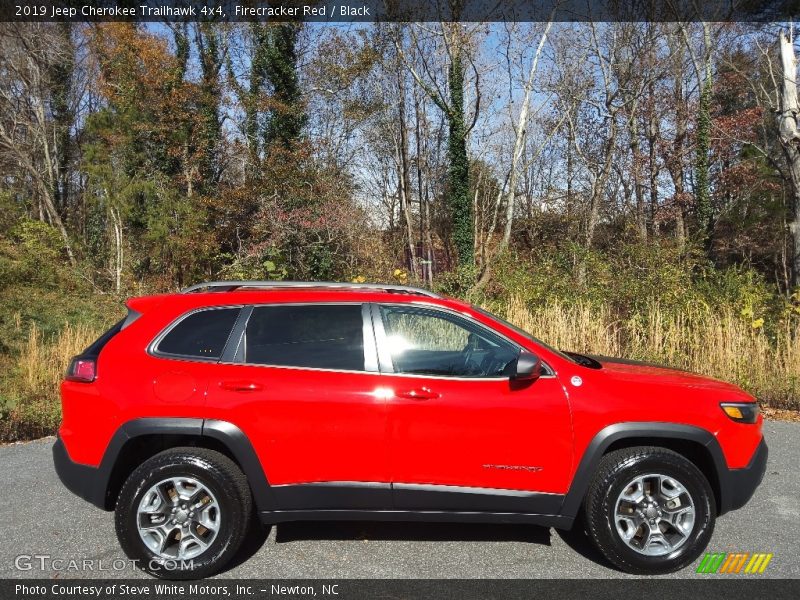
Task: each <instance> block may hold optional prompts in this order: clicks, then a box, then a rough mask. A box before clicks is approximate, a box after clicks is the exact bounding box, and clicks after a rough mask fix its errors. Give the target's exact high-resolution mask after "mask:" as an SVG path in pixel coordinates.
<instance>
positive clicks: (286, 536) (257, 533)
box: [225, 521, 619, 571]
mask: <svg viewBox="0 0 800 600" xmlns="http://www.w3.org/2000/svg"><path fill="white" fill-rule="evenodd" d="M273 527H274V528H275V543H277V544H284V543H290V542H300V541H323V540H326V541H368V540H373V541H412V542H436V541H449V542H522V543H529V544H540V545H542V546H550V545H551V538H552V534H551V530H550V529H548V528H547V527H539V526H537V525H524V524H523V525H520V524H494V523H435V522H434V523H408V522H391V521H388V522H387V521H296V522H289V523H280V524H278V525H272V526H269V525H261V524H258V525H254V526H253V527H251V528H250V531H249V532H248V534H247V536H246V537H245V540H244V542H243V543H242V547H241V548H240V549H239V552H238V553H237V554H236V557H235V558H234V559H233V560H232V561H231V563H229V564H228V565H227V567H226V569H225V570H226V571H227V570H230V569H233V568H235V567H237V566H239V565H241V564H243V563H245V562H247V561H248V560H250V558H252V557H253V556H254V555H255V554H256V553H257V552H258V551H259V550H260V549H261V548H262V547H263V546H264V544H265V543H266V541H267V539H268V538H269V535H270V532H271V530H272V528H273ZM552 531H554V532H555V534H556V535H557V536H558V537H559V538H561V540H562V541H563V542H564V543H565V544H567V546H569V547H570V549H572V550H573V551H574V552H576V553H578V554H580V555H581V556H583V557H584V558H586V559H587V560H590V561H592V562H594V563H596V564H598V565H601V566H603V567H606V568H608V569H613V570H615V571H618V570H619V569H617V568H616V567H615V566H613V565H612V564H611V563H610V562H608V561H607V560H606V559H605V557H603V555H602V554H600V552H599V551H598V550H597V548H595V547H594V545H593V544H592V542H591V540H590V539H589V537H588V536H587V535H586V532H585V530H584V528H583V527H582V526H581V525H580V524H579V523H576V524H575V527H573V528H572V529H571V530H561V529H553V530H552Z"/></svg>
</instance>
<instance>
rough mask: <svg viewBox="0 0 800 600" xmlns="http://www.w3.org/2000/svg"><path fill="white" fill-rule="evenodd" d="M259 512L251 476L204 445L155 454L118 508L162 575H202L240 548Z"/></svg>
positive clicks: (128, 539)
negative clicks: (255, 509)
mask: <svg viewBox="0 0 800 600" xmlns="http://www.w3.org/2000/svg"><path fill="white" fill-rule="evenodd" d="M251 513H252V499H251V495H250V488H249V486H248V484H247V480H246V478H245V476H244V474H243V473H242V472H241V470H240V469H239V467H238V466H237V465H236V464H235V463H234V462H233V461H232V460H231V459H229V458H228V457H227V456H225V455H223V454H220V453H219V452H215V451H213V450H207V449H205V448H188V447H187V448H174V449H171V450H167V451H164V452H161V453H159V454H156V455H155V456H154V457H152V458H150V459H149V460H147V461H145V462H144V463H142V464H141V465H140V466H139V467H138V468H137V469H136V470H134V471H133V473H131V475H130V477H128V480H127V481H126V482H125V485H123V487H122V490H121V491H120V494H119V498H118V500H117V506H116V509H115V524H116V530H117V537H118V539H119V542H120V545H121V546H122V549H123V550H124V551H125V554H127V555H128V557H129V558H131V559H134V560H136V563H137V565H138V566H139V567H140V568H142V569H143V570H145V571H147V572H148V573H150V574H151V575H155V576H156V577H165V578H168V579H195V578H200V577H207V576H209V575H213V574H215V573H217V572H219V570H220V569H222V568H223V567H224V566H225V565H226V564H227V563H228V562H229V561H230V559H231V558H232V557H233V556H234V555H235V554H236V551H237V550H238V548H239V546H240V545H241V543H242V540H243V539H244V536H245V533H246V532H247V527H248V524H249V521H250V516H251Z"/></svg>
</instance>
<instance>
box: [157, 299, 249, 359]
mask: <svg viewBox="0 0 800 600" xmlns="http://www.w3.org/2000/svg"><path fill="white" fill-rule="evenodd" d="M238 315H239V309H238V308H216V309H209V310H201V311H199V312H196V313H192V314H191V315H189V316H188V317H186V318H185V319H183V320H182V321H181V322H180V323H178V324H177V325H176V326H175V327H173V328H172V329H171V330H170V332H169V333H168V334H167V335H166V336H164V339H162V340H161V342H159V344H158V347H157V348H156V351H157V352H159V353H161V354H175V355H178V356H193V357H198V358H211V359H218V358H219V357H220V356H222V350H223V349H224V348H225V342H227V341H228V336H229V335H230V333H231V329H233V324H234V322H235V321H236V317H237V316H238Z"/></svg>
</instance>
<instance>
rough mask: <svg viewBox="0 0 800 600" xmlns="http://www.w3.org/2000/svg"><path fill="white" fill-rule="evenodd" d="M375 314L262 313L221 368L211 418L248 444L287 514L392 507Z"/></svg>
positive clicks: (291, 309)
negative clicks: (235, 429) (233, 427)
mask: <svg viewBox="0 0 800 600" xmlns="http://www.w3.org/2000/svg"><path fill="white" fill-rule="evenodd" d="M366 311H368V307H366V306H364V305H361V304H304V305H286V304H281V305H277V304H276V305H264V306H255V307H253V308H252V314H251V315H250V316H249V319H248V321H247V325H246V328H245V330H244V336H243V338H242V340H241V342H240V343H239V349H238V351H237V353H236V357H235V359H234V360H233V363H234V364H218V365H214V366H213V367H211V370H212V378H211V381H210V383H209V400H208V405H209V410H212V409H220V410H223V411H224V413H225V414H227V415H228V419H229V420H231V421H232V422H234V423H236V424H237V425H238V426H239V427H240V428H241V429H242V430H243V431H244V432H245V434H246V435H247V436H248V438H249V439H250V441H251V442H252V444H253V446H254V448H255V450H256V453H257V454H258V456H259V458H260V460H261V463H262V466H263V467H264V472H265V474H266V476H267V479H268V481H269V483H270V486H271V489H272V492H273V497H274V498H275V500H276V503H277V504H278V507H277V508H279V509H309V510H311V509H335V508H388V507H389V506H390V502H391V493H390V486H389V472H388V460H387V447H386V423H387V406H386V404H385V402H384V400H382V399H381V398H380V397H379V394H376V390H377V389H378V387H379V385H380V375H379V374H378V373H377V364H376V362H377V361H376V358H375V345H374V337H373V335H372V330H371V326H370V324H369V319H368V318H367V319H366V320H365V319H364V316H367V312H366ZM225 414H223V415H221V416H219V417H216V418H221V419H225V418H226V417H225Z"/></svg>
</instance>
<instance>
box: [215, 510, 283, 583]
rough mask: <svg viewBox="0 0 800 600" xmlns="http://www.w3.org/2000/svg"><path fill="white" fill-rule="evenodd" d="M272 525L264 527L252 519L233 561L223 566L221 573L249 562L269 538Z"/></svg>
mask: <svg viewBox="0 0 800 600" xmlns="http://www.w3.org/2000/svg"><path fill="white" fill-rule="evenodd" d="M272 527H274V525H264V524H262V523H261V522H260V521H258V519H253V523H252V525H251V526H250V528H249V529H248V531H247V534H246V535H245V537H244V541H242V545H241V546H240V547H239V551H238V552H237V553H236V555H235V556H234V557H233V560H231V562H229V563H228V564H227V565H225V568H224V569H223V571H222V572H223V573H224V572H225V571H230V570H231V569H234V568H236V567H238V566H239V565H241V564H243V563H246V562H247V561H248V560H250V559H251V558H252V557H253V556H254V555H255V554H256V553H257V552H258V551H259V550H261V547H262V546H263V545H264V543H265V542H266V541H267V538H268V537H269V533H270V531H271V530H272Z"/></svg>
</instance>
